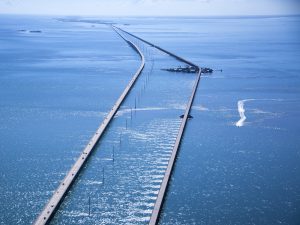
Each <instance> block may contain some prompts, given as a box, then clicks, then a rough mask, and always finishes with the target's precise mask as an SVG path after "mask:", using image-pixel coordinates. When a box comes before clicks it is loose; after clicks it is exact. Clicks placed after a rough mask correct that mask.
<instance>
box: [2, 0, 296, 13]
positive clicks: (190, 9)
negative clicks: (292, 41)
mask: <svg viewBox="0 0 300 225" xmlns="http://www.w3.org/2000/svg"><path fill="white" fill-rule="evenodd" d="M0 13H17V14H52V15H98V16H110V15H111V16H127V15H129V16H130V15H131V16H132V15H134V16H143V15H145V16H164V15H165V16H172V15H173V16H176V15H178V16H188V15H190V16H201V15H203V16H207V15H274V14H275V15H278V14H281V15H282V14H284V15H287V14H300V0H0Z"/></svg>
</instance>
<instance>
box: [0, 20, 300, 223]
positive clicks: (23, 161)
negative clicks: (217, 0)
mask: <svg viewBox="0 0 300 225" xmlns="http://www.w3.org/2000/svg"><path fill="white" fill-rule="evenodd" d="M1 18H2V20H1V22H0V23H1V26H0V27H1V28H0V32H1V35H0V49H1V51H0V58H1V61H0V65H1V67H0V70H1V73H0V74H1V75H0V86H1V87H0V96H1V102H0V136H1V140H0V154H1V156H2V157H1V163H0V174H1V176H0V179H1V182H0V184H1V185H0V190H1V192H0V200H1V202H5V204H3V203H1V204H0V207H1V215H0V223H1V224H11V223H13V224H28V223H30V222H32V221H33V220H34V219H35V218H36V216H37V214H38V213H39V211H40V210H41V209H42V207H43V206H44V204H45V203H46V202H47V200H48V199H49V197H50V196H51V193H52V191H53V190H54V189H55V188H56V187H57V186H58V184H59V181H60V180H61V179H62V178H63V177H64V175H65V173H66V172H67V170H68V169H69V168H70V167H71V165H72V164H73V162H74V160H75V159H76V158H77V156H78V155H79V153H80V151H81V150H82V148H83V147H84V145H85V144H86V143H87V142H88V140H89V138H90V137H91V135H92V134H93V132H94V131H95V130H96V128H97V126H98V125H99V124H100V122H101V121H102V119H103V118H104V117H105V115H106V113H107V112H108V111H109V110H110V107H112V105H113V103H114V102H115V100H116V99H117V98H118V96H119V95H120V93H121V92H122V90H123V89H124V87H125V86H126V83H127V82H128V81H129V79H130V78H131V76H132V74H133V73H134V72H135V70H136V69H137V68H138V66H139V63H140V61H139V57H138V56H137V55H136V53H135V52H134V51H132V50H131V49H130V48H129V47H128V45H127V44H126V43H125V42H124V41H123V40H121V39H120V38H119V37H118V36H117V35H116V34H115V33H113V31H112V30H111V29H110V28H109V27H107V26H104V25H103V24H97V23H93V24H87V23H70V22H59V21H57V20H53V19H52V18H45V17H43V18H39V19H38V20H37V19H36V18H34V17H23V18H20V17H13V16H1ZM104 21H116V22H118V23H119V24H120V26H122V27H123V28H124V29H126V30H128V31H130V32H133V33H135V34H137V35H139V36H141V37H143V38H145V39H147V40H149V41H152V42H154V43H155V44H158V45H160V46H162V47H165V48H166V49H168V50H170V51H172V52H175V53H177V54H178V55H180V56H182V57H185V58H187V59H189V60H191V61H193V62H195V63H197V64H199V65H201V66H202V65H203V66H207V67H212V68H213V69H223V72H222V73H221V72H215V73H214V74H213V75H212V76H204V77H202V79H201V83H200V87H199V90H198V93H197V96H196V99H195V103H194V106H193V110H192V115H193V117H194V118H193V119H192V120H190V121H189V123H188V126H187V130H186V133H185V135H184V139H183V142H182V145H181V150H180V153H179V157H178V160H177V162H176V167H175V171H174V173H173V177H172V182H171V184H170V187H169V190H168V195H167V198H166V202H165V205H164V208H163V212H162V215H161V221H160V223H161V224H299V223H300V218H299V215H300V193H299V190H300V179H299V176H298V174H299V172H300V168H299V165H300V152H299V147H298V146H299V144H300V143H299V140H298V134H299V131H300V125H299V124H300V123H299V107H300V105H299V102H300V92H299V91H300V88H299V87H300V85H299V84H300V79H299V74H300V73H299V72H300V66H299V63H298V62H299V58H300V41H299V40H300V38H299V37H300V30H299V23H300V18H299V17H261V18H251V17H248V18H143V19H141V18H123V19H118V18H105V19H104ZM127 23H128V24H130V25H128V26H125V25H122V24H127ZM20 29H27V30H30V29H32V30H39V29H40V30H42V33H28V32H18V31H17V30H20ZM137 43H138V42H137ZM138 44H139V45H140V46H141V47H142V48H143V51H144V52H145V54H146V55H147V60H148V63H147V65H148V66H146V68H145V72H144V73H143V74H142V76H141V78H140V79H139V80H138V82H137V85H136V86H135V88H134V89H133V90H132V92H131V93H130V95H129V97H128V98H127V100H126V102H125V103H124V105H122V107H121V109H120V111H119V112H118V115H117V117H116V119H115V120H114V122H113V123H112V125H111V126H110V127H109V131H110V132H109V133H107V135H105V137H104V138H103V140H102V141H101V142H100V143H99V146H98V149H97V151H96V152H95V153H94V155H93V157H91V159H90V161H89V163H88V164H87V166H86V169H85V170H84V171H83V173H82V174H81V176H80V177H79V179H78V181H77V182H76V184H75V186H74V188H72V189H71V192H70V194H69V195H68V196H67V197H66V201H65V202H64V203H63V205H62V207H61V208H60V210H59V211H58V213H57V215H56V216H55V218H54V221H53V224H57V223H58V224H63V223H66V222H67V223H68V224H80V223H81V224H95V223H97V224H98V223H99V224H116V223H118V224H130V223H132V224H146V223H147V222H148V220H149V216H150V215H151V209H152V207H153V204H154V202H155V195H156V194H157V191H158V190H159V184H160V182H161V179H162V176H163V172H164V169H165V167H166V165H167V159H168V157H169V154H170V150H171V149H172V147H173V144H174V140H175V138H176V134H177V130H178V128H179V124H180V119H179V117H178V115H180V114H182V113H183V111H184V106H185V104H186V103H187V99H188V96H189V95H190V91H191V88H192V84H193V81H194V77H192V76H182V75H180V74H177V75H174V74H169V73H166V72H163V71H161V70H160V69H161V68H168V67H170V66H174V65H177V64H178V63H177V62H176V61H174V59H171V58H170V57H168V56H166V55H165V54H161V53H159V52H158V51H154V50H153V49H152V48H146V47H145V46H144V45H142V44H140V43H138ZM153 59H154V66H153V68H154V69H153V71H152V73H150V71H151V64H152V60H153ZM74 62H75V63H74ZM239 101H240V102H243V103H244V104H243V109H244V111H245V112H244V115H245V117H246V119H245V120H244V122H243V123H242V126H240V127H237V126H236V123H237V122H238V121H239V120H240V119H241V117H240V113H239V112H240V111H239V108H238V102H239ZM135 102H136V103H135ZM135 104H136V110H134V105H135ZM132 109H133V110H132ZM240 109H241V108H240ZM126 124H127V125H126ZM126 127H127V128H126ZM33 137H34V138H33ZM120 140H121V143H120ZM113 149H114V150H113ZM103 169H104V170H103ZM103 174H104V175H103ZM89 199H90V216H89V208H88V207H89ZM2 212H3V213H2Z"/></svg>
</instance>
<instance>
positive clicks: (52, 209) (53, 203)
mask: <svg viewBox="0 0 300 225" xmlns="http://www.w3.org/2000/svg"><path fill="white" fill-rule="evenodd" d="M112 29H113V30H114V31H115V32H116V33H117V34H118V35H119V36H120V37H121V38H122V39H123V40H124V41H126V42H127V43H128V45H129V46H130V47H131V48H132V49H133V50H134V51H136V52H137V54H138V55H139V56H140V58H141V64H140V67H139V68H138V70H137V71H136V73H135V74H134V75H133V77H132V79H131V80H130V82H129V83H128V84H127V86H126V87H125V90H124V91H123V93H122V94H121V96H120V97H119V98H118V99H117V101H116V102H115V104H114V105H113V107H112V109H111V110H110V112H109V113H108V115H107V116H106V117H105V118H104V120H103V122H102V123H101V124H100V126H99V127H98V129H97V130H96V132H95V133H94V135H93V136H92V138H91V139H90V141H89V142H88V143H87V145H86V146H85V148H84V149H83V151H82V153H81V154H80V156H79V157H78V159H77V161H76V162H75V163H74V165H73V166H72V167H71V169H70V171H69V172H68V173H67V175H66V176H65V178H64V179H63V180H62V182H61V183H60V185H59V186H58V188H57V189H56V190H55V192H54V194H53V195H52V197H51V198H50V200H49V201H48V203H47V204H46V206H45V207H44V209H43V210H42V211H41V213H40V214H39V216H38V217H37V219H36V220H35V222H34V224H35V225H43V224H48V223H49V222H50V221H51V219H52V218H53V216H54V215H55V213H56V211H57V210H58V209H59V207H60V205H61V203H62V202H63V200H64V197H65V196H66V194H67V193H68V191H69V190H70V188H71V187H72V185H73V183H74V181H75V180H76V178H77V177H78V175H79V174H80V172H81V170H82V169H83V167H84V165H85V164H86V163H87V161H88V159H89V157H90V156H91V154H92V152H93V151H94V150H95V148H96V145H97V143H98V142H99V140H100V139H101V137H102V136H103V135H104V134H105V132H106V131H107V127H108V126H109V124H110V123H111V122H112V121H113V119H114V117H115V115H116V113H117V112H118V110H119V108H120V106H121V105H122V103H123V102H124V100H125V99H126V97H127V96H128V94H129V92H130V91H131V89H132V88H133V87H134V85H135V83H136V81H137V80H138V78H139V76H140V75H141V73H142V71H143V69H144V67H145V63H146V62H145V56H144V54H143V52H142V51H141V49H140V48H139V47H138V46H137V45H136V44H135V43H134V42H133V41H132V40H130V39H129V38H128V37H126V35H129V36H131V37H132V38H135V39H138V40H140V41H142V42H144V43H145V44H147V45H149V46H151V47H154V48H156V49H158V50H160V51H162V52H164V53H166V54H168V55H170V56H171V57H174V58H175V59H176V60H178V61H180V62H183V63H185V64H188V65H190V66H193V67H196V68H198V73H197V76H196V79H195V83H194V87H193V90H192V93H191V95H190V98H189V101H188V104H187V106H186V109H185V113H184V116H183V118H182V122H181V125H180V129H179V132H178V134H177V137H176V141H175V144H174V147H173V150H172V153H171V157H170V159H169V162H168V165H167V168H166V171H165V174H164V178H163V181H162V183H161V185H160V189H159V192H158V195H157V198H156V202H155V205H154V208H153V211H152V214H151V218H150V222H149V224H151V225H154V224H157V222H158V219H159V215H160V212H161V208H162V205H163V201H164V196H165V194H166V191H167V187H168V183H169V179H170V177H171V174H172V170H173V167H174V163H175V160H176V156H177V153H178V150H179V147H180V142H181V140H182V136H183V133H184V130H185V127H186V125H187V121H188V118H189V113H190V110H191V107H192V104H193V100H194V97H195V94H196V91H197V87H198V84H199V81H200V78H201V69H200V68H199V67H198V66H197V65H195V64H194V63H192V62H190V61H188V60H186V59H183V58H182V57H179V56H177V55H175V54H173V53H171V52H169V51H167V50H165V49H163V48H161V47H159V46H157V45H154V44H152V43H150V42H148V41H146V40H144V39H142V38H140V37H138V36H136V35H133V34H131V33H129V32H127V31H125V30H123V29H121V28H118V27H116V26H113V25H112ZM124 34H126V35H124Z"/></svg>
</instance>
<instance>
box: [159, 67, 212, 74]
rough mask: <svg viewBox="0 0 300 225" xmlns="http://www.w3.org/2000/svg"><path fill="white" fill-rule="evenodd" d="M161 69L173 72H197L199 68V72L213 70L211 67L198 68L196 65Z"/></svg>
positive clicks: (210, 71)
mask: <svg viewBox="0 0 300 225" xmlns="http://www.w3.org/2000/svg"><path fill="white" fill-rule="evenodd" d="M161 70H165V71H168V72H175V73H198V72H199V70H200V71H201V73H212V72H213V69H210V68H207V67H203V68H199V67H197V66H185V67H181V66H179V67H177V68H168V69H161Z"/></svg>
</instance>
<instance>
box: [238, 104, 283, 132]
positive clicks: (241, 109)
mask: <svg viewBox="0 0 300 225" xmlns="http://www.w3.org/2000/svg"><path fill="white" fill-rule="evenodd" d="M249 101H282V99H244V100H239V101H238V103H237V106H238V112H239V114H240V119H239V121H237V122H236V123H235V126H237V127H242V126H244V124H245V121H246V119H247V117H246V115H245V111H246V110H245V107H244V105H245V102H249Z"/></svg>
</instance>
